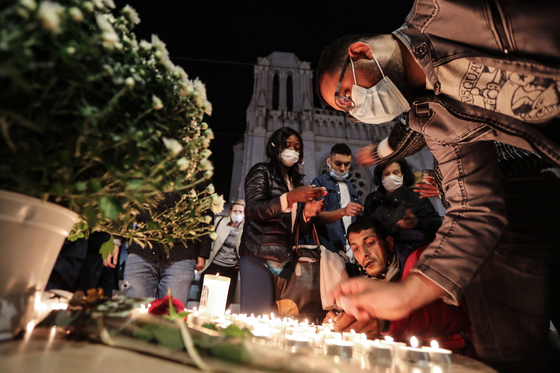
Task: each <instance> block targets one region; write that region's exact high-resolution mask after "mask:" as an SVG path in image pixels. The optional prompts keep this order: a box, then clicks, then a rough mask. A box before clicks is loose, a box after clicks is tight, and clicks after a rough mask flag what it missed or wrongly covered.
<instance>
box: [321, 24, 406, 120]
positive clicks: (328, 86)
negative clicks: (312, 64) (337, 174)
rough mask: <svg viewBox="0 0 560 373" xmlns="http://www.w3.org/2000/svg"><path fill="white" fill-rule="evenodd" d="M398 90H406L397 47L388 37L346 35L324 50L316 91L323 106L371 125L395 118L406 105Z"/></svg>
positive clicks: (395, 42) (400, 57) (389, 36)
mask: <svg viewBox="0 0 560 373" xmlns="http://www.w3.org/2000/svg"><path fill="white" fill-rule="evenodd" d="M383 76H385V77H387V78H389V79H390V81H392V82H393V83H394V85H395V86H396V88H398V89H395V90H393V89H392V88H390V86H391V85H392V83H390V82H389V81H388V80H387V79H383ZM378 83H379V84H378ZM399 90H400V92H402V93H404V95H407V94H408V91H409V90H408V88H407V85H406V79H405V71H404V68H403V60H402V55H401V52H400V47H399V45H398V43H397V41H396V39H394V38H393V37H392V36H391V35H376V34H357V35H347V36H343V37H341V38H339V39H337V40H335V41H333V42H332V43H330V44H329V45H327V46H326V47H325V49H324V50H323V53H322V55H321V58H320V59H319V65H318V68H317V92H318V94H319V97H320V98H321V100H322V101H323V102H324V103H326V104H328V105H329V106H331V107H332V108H334V109H336V110H340V111H344V112H346V113H347V114H349V116H348V117H349V118H350V119H352V120H354V118H355V119H356V120H359V121H362V122H365V123H372V124H379V123H383V122H388V121H390V120H392V119H394V118H395V117H397V116H398V115H400V114H401V113H402V112H404V111H405V110H406V109H407V108H408V106H409V105H408V102H407V101H406V99H405V98H404V97H403V95H402V94H400V93H395V92H394V91H399ZM376 92H380V93H381V95H379V96H378V94H377V93H376ZM366 93H369V94H366ZM335 96H337V98H335ZM380 100H382V101H380Z"/></svg>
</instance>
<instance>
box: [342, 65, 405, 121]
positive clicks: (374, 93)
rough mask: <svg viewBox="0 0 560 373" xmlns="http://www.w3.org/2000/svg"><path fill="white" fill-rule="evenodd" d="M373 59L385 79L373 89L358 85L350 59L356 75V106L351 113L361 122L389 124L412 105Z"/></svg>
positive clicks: (353, 90)
mask: <svg viewBox="0 0 560 373" xmlns="http://www.w3.org/2000/svg"><path fill="white" fill-rule="evenodd" d="M373 59H374V60H375V63H376V64H377V67H379V71H381V75H382V76H383V78H382V79H381V80H380V81H379V82H377V84H376V85H374V86H373V87H371V88H364V87H360V86H359V85H358V84H357V83H356V71H355V70H354V62H352V59H350V64H351V65H352V73H353V74H354V86H353V87H352V101H354V104H355V105H356V106H355V107H354V109H352V110H350V111H349V113H350V114H351V115H352V116H353V117H354V118H356V119H357V120H359V121H360V122H363V123H369V124H381V123H385V122H389V121H391V120H393V119H395V118H396V117H398V116H399V115H401V114H402V113H404V112H405V111H407V110H408V108H409V107H410V104H409V103H408V101H407V100H406V98H404V96H403V95H402V93H401V92H400V91H399V89H398V88H397V87H396V86H395V84H394V83H393V82H392V81H391V79H389V77H388V76H386V75H385V74H384V73H383V70H381V66H380V65H379V62H377V59H376V58H375V56H373Z"/></svg>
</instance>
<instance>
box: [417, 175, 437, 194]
mask: <svg viewBox="0 0 560 373" xmlns="http://www.w3.org/2000/svg"><path fill="white" fill-rule="evenodd" d="M425 180H426V182H425V183H418V184H416V185H414V186H415V188H414V191H415V192H416V193H419V194H420V199H422V198H428V197H439V191H438V188H437V184H436V181H435V180H434V178H432V177H426V178H425Z"/></svg>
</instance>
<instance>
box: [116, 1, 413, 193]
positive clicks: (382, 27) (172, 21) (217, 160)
mask: <svg viewBox="0 0 560 373" xmlns="http://www.w3.org/2000/svg"><path fill="white" fill-rule="evenodd" d="M412 2H413V1H412V0H388V1H385V2H382V1H371V0H370V1H338V2H333V1H330V2H327V1H320V2H319V1H304V0H301V1H282V2H278V4H274V3H272V2H270V1H266V0H264V1H260V2H238V1H236V2H228V3H224V2H217V1H208V0H205V1H200V0H199V1H187V0H174V1H171V0H165V1H158V0H149V1H147V0H142V1H138V0H129V1H119V0H117V1H115V3H116V5H117V9H116V10H119V9H121V8H122V7H123V6H124V5H126V4H130V5H131V6H132V7H133V8H134V9H136V11H137V12H138V14H139V16H140V19H141V22H140V24H139V25H138V26H136V28H135V29H134V32H135V33H136V36H137V38H138V40H141V39H146V40H148V41H150V38H151V34H156V35H158V36H159V38H160V39H161V40H162V41H163V42H164V43H166V44H167V49H168V51H169V54H170V57H171V60H172V61H173V62H174V63H175V64H176V65H180V66H182V67H183V68H184V69H185V71H186V72H187V74H188V75H189V78H191V79H194V78H195V77H197V76H198V77H199V78H200V79H201V80H202V82H204V83H205V84H206V89H207V93H208V99H209V101H210V102H212V105H213V109H214V112H213V114H212V116H211V117H207V118H206V121H207V122H208V124H209V125H210V127H211V128H212V130H213V131H214V134H215V136H216V138H215V139H214V140H213V141H212V144H211V147H210V149H211V150H212V152H213V154H212V157H211V160H212V161H213V163H214V167H215V170H214V175H215V176H214V185H215V186H216V190H217V191H218V193H220V194H224V197H225V198H226V200H227V199H228V198H229V184H230V180H231V168H232V164H233V150H232V146H233V145H234V144H235V143H236V142H237V141H239V140H240V139H242V137H243V134H244V133H245V122H246V109H247V106H248V105H249V102H250V100H251V96H252V93H253V92H252V90H253V64H255V63H256V62H257V57H265V56H268V55H269V54H270V53H272V52H274V51H280V52H292V53H295V54H296V55H297V57H298V58H299V59H300V60H302V61H309V62H311V67H312V69H313V70H315V69H316V68H317V61H318V60H319V56H320V54H321V51H322V49H323V47H324V46H326V45H327V44H328V43H329V42H330V41H332V40H334V39H336V38H337V37H339V36H343V35H346V34H354V33H363V32H371V33H390V32H391V31H393V30H395V29H396V28H398V27H400V26H401V25H402V23H403V21H404V19H405V18H406V15H407V14H408V12H409V10H410V8H411V5H412ZM327 3H330V4H337V5H336V6H332V5H326V4H327ZM211 61H215V62H211ZM218 61H219V62H218ZM314 104H315V106H319V105H320V103H319V100H318V98H317V96H315V103H314Z"/></svg>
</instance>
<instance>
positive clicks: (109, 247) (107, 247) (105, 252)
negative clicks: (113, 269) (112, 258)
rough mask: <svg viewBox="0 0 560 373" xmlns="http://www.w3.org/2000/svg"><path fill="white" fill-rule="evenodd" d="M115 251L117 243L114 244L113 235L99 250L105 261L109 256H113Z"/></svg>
mask: <svg viewBox="0 0 560 373" xmlns="http://www.w3.org/2000/svg"><path fill="white" fill-rule="evenodd" d="M113 250H115V243H114V242H113V235H111V237H110V238H109V241H107V242H104V243H103V245H101V247H100V248H99V254H101V257H102V258H103V259H107V258H108V257H109V255H111V254H113Z"/></svg>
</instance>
